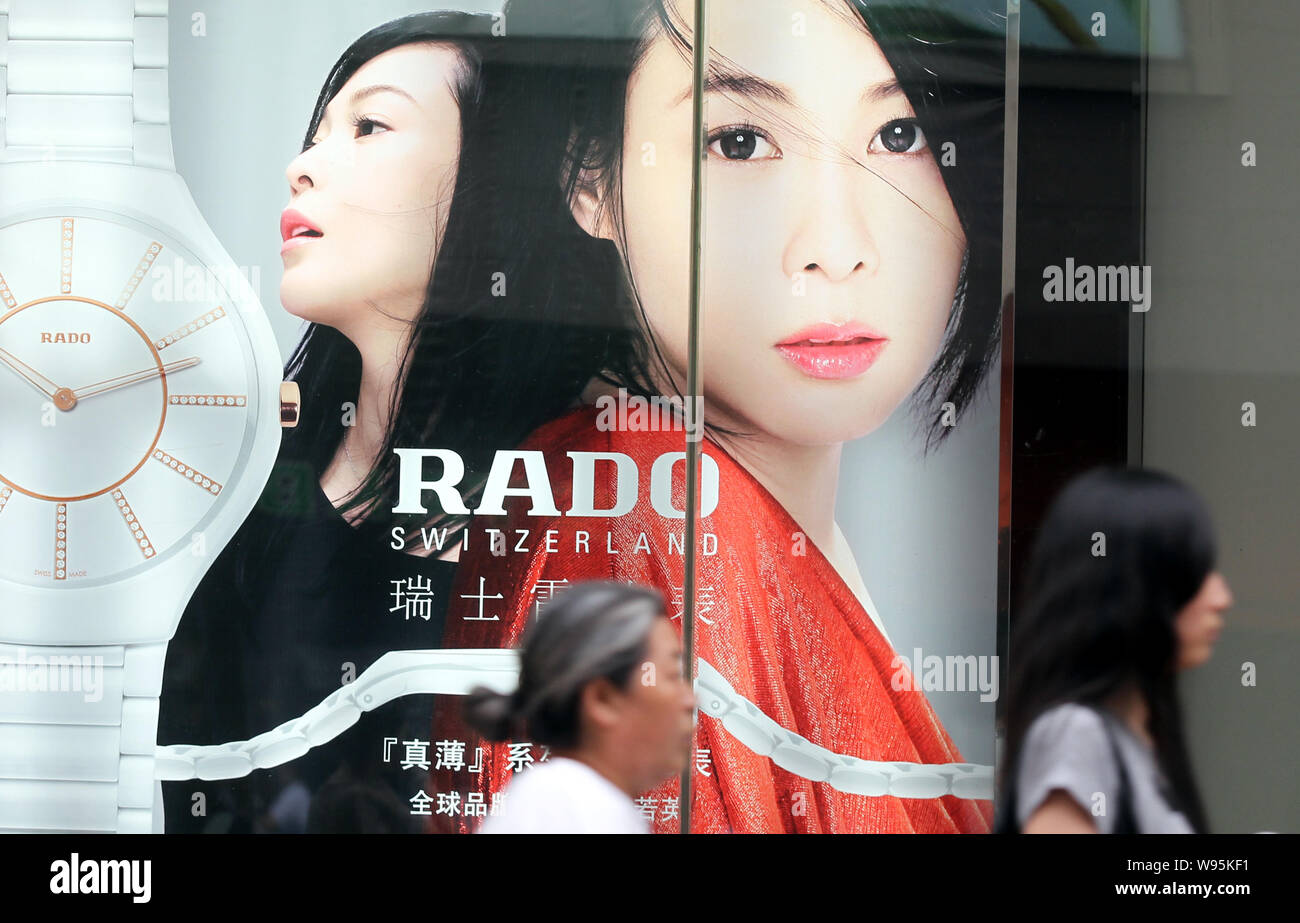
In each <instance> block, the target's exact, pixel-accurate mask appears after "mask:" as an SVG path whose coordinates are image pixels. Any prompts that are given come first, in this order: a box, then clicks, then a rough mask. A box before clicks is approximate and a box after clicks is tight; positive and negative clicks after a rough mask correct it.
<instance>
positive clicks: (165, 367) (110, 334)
mask: <svg viewBox="0 0 1300 923" xmlns="http://www.w3.org/2000/svg"><path fill="white" fill-rule="evenodd" d="M224 281H225V280H223V279H222V278H221V277H220V274H219V273H217V272H215V271H213V270H210V269H209V268H207V267H205V266H204V264H203V263H201V262H200V261H199V260H198V258H197V257H195V256H194V254H193V253H191V252H190V251H189V250H187V249H186V248H185V247H183V246H182V245H181V244H180V243H179V242H178V241H176V240H174V239H173V238H171V237H170V236H168V235H167V234H164V233H159V232H157V231H153V230H151V229H150V228H148V227H147V226H145V225H143V224H136V223H134V222H131V221H130V220H128V219H122V218H118V217H116V216H114V217H111V218H109V217H105V216H94V215H86V214H63V215H59V216H54V217H43V218H32V219H28V220H22V221H17V222H15V223H12V224H7V225H5V226H4V227H0V576H3V577H4V578H6V579H9V580H15V581H18V582H22V583H29V584H36V585H51V584H53V585H58V584H63V585H76V584H85V583H100V582H104V581H107V580H112V579H116V578H119V577H121V576H122V575H124V574H125V573H126V572H128V571H130V570H132V569H134V568H137V567H142V566H147V565H148V564H149V563H150V562H152V561H153V560H155V559H157V558H159V557H161V556H163V555H166V554H167V553H168V552H169V551H172V550H173V549H176V550H177V551H178V552H182V553H189V552H192V553H194V554H198V555H202V554H206V553H207V548H206V542H205V541H204V538H203V535H202V527H203V525H204V523H205V522H206V521H207V519H208V518H209V515H210V514H211V513H212V512H213V511H214V510H215V509H216V507H217V506H218V505H219V504H220V503H221V501H222V496H221V494H222V491H223V489H225V488H226V486H227V485H228V484H229V482H230V480H231V476H232V473H233V472H235V471H236V470H237V466H238V464H239V461H240V459H241V457H242V455H243V453H244V450H245V443H246V442H247V441H248V440H249V439H251V435H252V426H251V417H250V414H251V413H252V412H253V408H254V405H255V403H256V402H255V399H254V395H255V393H256V384H257V382H256V368H255V366H254V364H253V362H252V352H251V350H250V348H249V345H248V339H247V334H246V332H245V330H244V326H243V323H242V322H241V319H240V313H239V308H238V306H237V305H236V304H235V303H233V302H232V300H231V297H230V295H229V292H228V290H227V287H226V285H224V284H223V282H224ZM186 546H188V549H189V550H188V552H187V548H186Z"/></svg>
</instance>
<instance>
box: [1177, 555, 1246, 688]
mask: <svg viewBox="0 0 1300 923" xmlns="http://www.w3.org/2000/svg"><path fill="white" fill-rule="evenodd" d="M1231 605H1232V591H1231V590H1229V589H1228V581H1227V580H1225V579H1224V578H1223V575H1222V574H1220V573H1219V572H1218V571H1214V572H1213V573H1211V574H1210V575H1209V576H1207V577H1206V578H1205V582H1204V583H1203V584H1201V589H1200V590H1199V591H1198V592H1197V594H1196V596H1194V597H1193V598H1192V600H1191V601H1190V602H1188V603H1187V605H1186V606H1184V607H1183V609H1182V611H1181V612H1179V613H1178V616H1177V617H1176V618H1175V619H1174V633H1175V634H1176V635H1177V637H1178V668H1179V669H1183V670H1185V669H1190V668H1191V667H1199V666H1200V665H1201V664H1203V663H1205V662H1206V661H1207V660H1209V659H1210V655H1211V654H1213V653H1214V643H1215V642H1216V641H1217V640H1218V639H1219V632H1220V631H1222V630H1223V613H1224V611H1225V610H1226V609H1228V607H1230V606H1231Z"/></svg>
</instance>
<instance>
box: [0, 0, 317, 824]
mask: <svg viewBox="0 0 1300 923" xmlns="http://www.w3.org/2000/svg"><path fill="white" fill-rule="evenodd" d="M280 379H281V366H280V354H279V350H278V348H277V346H276V342H275V338H274V335H273V334H272V331H271V327H270V324H269V323H268V321H267V319H266V316H265V314H264V313H263V311H262V308H261V306H260V305H259V304H258V301H257V297H256V295H255V293H254V292H253V290H252V288H251V287H250V286H249V285H248V283H247V281H246V280H245V279H244V278H243V276H242V275H241V274H240V272H238V271H237V269H236V267H235V264H234V262H233V261H232V260H231V259H230V257H229V256H228V255H227V254H226V252H225V251H224V250H223V249H222V247H221V245H220V243H218V241H217V239H216V237H215V236H214V235H213V233H212V231H211V230H210V229H209V228H208V226H207V224H206V223H205V222H204V220H203V218H202V216H201V215H200V214H199V210H198V207H197V206H196V205H195V204H194V200H193V199H192V197H191V196H190V193H189V190H188V189H187V187H186V185H185V182H184V181H183V180H182V179H181V177H180V176H179V175H178V174H177V173H176V171H175V167H174V165H173V161H172V149H171V133H170V127H169V107H168V92H167V3H166V0H0V831H3V832H10V831H16V830H27V831H36V832H53V831H95V832H112V831H116V832H122V833H137V832H143V833H147V832H151V831H156V830H159V829H161V821H162V818H161V811H160V810H159V809H158V808H157V807H156V800H157V798H158V796H159V791H158V789H159V787H158V786H157V785H156V783H155V776H156V768H155V746H156V743H157V740H156V738H157V726H158V695H159V690H160V688H161V685H162V674H163V663H164V659H165V655H166V650H167V643H168V641H169V640H170V639H171V638H172V636H173V635H174V633H175V631H176V628H177V625H178V624H179V622H180V618H181V614H182V613H183V611H184V609H185V606H186V603H187V602H188V601H189V598H190V596H191V594H192V593H193V592H194V589H195V587H196V586H197V585H198V583H199V581H200V579H201V578H202V576H203V574H204V572H205V571H207V569H208V567H209V566H210V564H211V563H212V562H213V560H214V559H215V557H216V555H217V553H218V552H219V551H220V550H221V548H222V547H223V546H224V545H225V544H226V543H227V542H228V541H229V540H230V538H231V537H232V536H233V535H234V533H235V531H236V529H237V528H238V527H239V525H240V524H241V523H242V522H243V520H244V519H245V517H246V516H247V515H248V513H249V512H250V511H251V509H252V508H253V505H254V503H255V502H256V500H257V498H258V496H259V495H260V493H261V491H262V489H263V487H264V486H265V483H266V480H267V478H268V477H269V475H270V472H271V468H272V465H273V464H274V462H275V458H276V455H277V452H278V450H279V446H280V432H281V426H282V425H292V424H293V423H294V422H296V413H297V404H296V386H292V385H290V386H288V387H285V386H283V385H282V383H281V381H280Z"/></svg>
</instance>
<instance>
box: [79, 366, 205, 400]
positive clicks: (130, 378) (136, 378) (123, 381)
mask: <svg viewBox="0 0 1300 923" xmlns="http://www.w3.org/2000/svg"><path fill="white" fill-rule="evenodd" d="M198 364H199V357H198V356H191V357H190V358H188V359H177V360H176V361H175V362H168V363H167V364H166V365H164V366H163V367H162V368H161V369H160V368H158V366H156V365H155V366H153V367H152V368H147V369H142V370H141V371H139V372H130V373H129V374H126V375H118V376H117V377H116V378H106V379H104V380H103V381H96V382H93V383H92V384H88V385H84V386H82V387H80V388H78V389H77V390H75V391H73V392H72V397H73V400H74V401H79V400H82V399H83V398H87V397H90V396H91V395H94V394H103V393H104V392H106V391H116V390H117V389H118V388H125V387H126V386H127V385H135V384H139V383H140V382H142V381H148V380H149V379H151V378H157V377H158V376H159V375H170V374H171V373H172V372H179V371H180V370H181V369H188V368H190V367H191V366H195V365H198Z"/></svg>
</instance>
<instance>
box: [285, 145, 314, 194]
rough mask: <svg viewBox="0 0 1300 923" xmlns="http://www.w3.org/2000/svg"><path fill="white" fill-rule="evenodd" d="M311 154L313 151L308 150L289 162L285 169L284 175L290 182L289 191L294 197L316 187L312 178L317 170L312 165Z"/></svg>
mask: <svg viewBox="0 0 1300 923" xmlns="http://www.w3.org/2000/svg"><path fill="white" fill-rule="evenodd" d="M310 154H311V149H310V148H308V149H307V150H305V151H303V152H302V153H301V154H299V155H298V156H297V157H295V158H293V160H291V161H289V166H288V167H286V168H285V171H284V175H285V178H286V179H288V180H289V191H290V192H291V193H293V194H294V195H297V194H298V193H300V192H302V191H304V190H306V189H311V188H312V187H314V186H315V185H316V182H315V180H314V179H313V178H312V176H313V173H314V172H315V170H314V168H313V166H312V164H311V163H310V157H309V155H310Z"/></svg>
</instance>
